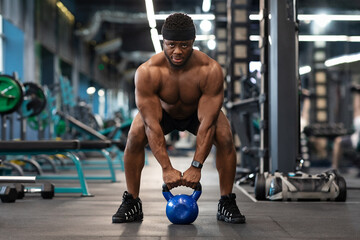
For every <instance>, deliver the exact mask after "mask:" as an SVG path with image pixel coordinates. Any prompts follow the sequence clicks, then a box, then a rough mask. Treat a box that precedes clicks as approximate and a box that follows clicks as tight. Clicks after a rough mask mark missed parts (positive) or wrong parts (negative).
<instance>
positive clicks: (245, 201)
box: [0, 153, 360, 240]
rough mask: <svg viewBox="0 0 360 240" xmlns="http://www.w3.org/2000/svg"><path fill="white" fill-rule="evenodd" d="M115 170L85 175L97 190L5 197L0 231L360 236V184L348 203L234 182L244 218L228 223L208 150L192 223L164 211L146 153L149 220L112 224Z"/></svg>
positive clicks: (144, 194)
mask: <svg viewBox="0 0 360 240" xmlns="http://www.w3.org/2000/svg"><path fill="white" fill-rule="evenodd" d="M172 159H173V165H174V166H175V167H176V168H178V169H179V170H180V171H184V170H185V169H186V168H187V166H189V164H190V161H191V154H190V156H182V157H179V156H178V157H172ZM99 173H104V172H103V171H100V172H99ZM92 174H94V173H93V172H92ZM350 175H351V174H350ZM117 177H118V182H116V183H109V182H108V181H94V180H93V181H88V186H89V190H90V192H91V193H92V194H94V195H95V196H94V197H80V196H79V194H77V193H73V194H56V196H55V197H54V198H53V199H52V200H45V199H42V198H41V197H40V196H37V195H31V196H29V195H27V196H25V198H24V199H22V200H17V201H16V202H15V203H0V239H1V240H2V239H4V240H5V239H6V240H10V239H16V240H18V239H26V240H32V239H33V240H41V239H47V240H48V239H56V240H59V239H88V240H91V239H109V240H115V239H132V240H133V239H204V240H205V239H250V240H251V239H254V240H255V239H256V240H258V239H283V240H285V239H299V240H300V239H360V190H356V189H350V190H348V200H347V202H345V203H343V202H268V201H261V202H260V201H259V202H256V201H254V198H253V193H252V192H253V190H252V188H251V187H250V186H247V185H245V186H243V187H238V186H234V192H235V193H236V194H237V203H238V206H239V207H240V210H241V212H242V213H243V214H244V215H246V218H247V223H246V224H227V223H224V222H219V221H217V220H216V211H217V203H218V199H219V190H218V176H217V172H216V170H215V168H214V164H213V157H212V156H209V158H208V160H207V162H206V164H205V166H204V168H203V171H202V180H201V183H202V185H203V191H202V196H201V197H200V199H199V200H198V205H199V211H200V212H199V216H198V218H197V219H196V221H195V222H194V223H193V224H191V225H173V224H171V223H170V222H169V220H168V219H167V217H166V215H165V206H166V201H165V199H164V198H163V196H162V193H161V185H162V177H161V169H160V167H159V165H158V163H157V162H156V160H155V159H154V158H153V157H152V155H151V153H149V161H148V165H147V166H145V168H144V170H143V177H142V186H141V193H140V197H141V199H142V201H143V211H144V220H143V221H142V222H138V223H127V224H112V223H111V216H112V215H113V214H114V213H115V211H116V210H117V208H118V207H119V205H120V203H121V198H122V193H123V191H124V190H125V180H124V173H123V172H121V171H120V170H118V171H117ZM349 177H351V176H349ZM54 183H55V184H60V183H58V182H54ZM71 184H74V186H75V185H76V184H77V183H76V182H74V183H71ZM348 185H349V186H350V187H357V186H359V185H360V179H356V178H355V177H352V179H350V180H349V181H348ZM245 190H247V191H245ZM191 192H192V190H190V189H186V188H177V189H173V190H172V193H173V194H179V193H186V194H190V193H191Z"/></svg>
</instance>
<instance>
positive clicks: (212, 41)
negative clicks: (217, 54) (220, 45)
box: [207, 39, 216, 50]
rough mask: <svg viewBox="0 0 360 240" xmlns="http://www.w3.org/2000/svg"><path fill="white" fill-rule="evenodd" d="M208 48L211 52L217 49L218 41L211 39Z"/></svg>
mask: <svg viewBox="0 0 360 240" xmlns="http://www.w3.org/2000/svg"><path fill="white" fill-rule="evenodd" d="M207 46H208V48H209V49H210V50H214V49H215V48H216V41H215V40H214V39H210V40H209V41H208V42H207Z"/></svg>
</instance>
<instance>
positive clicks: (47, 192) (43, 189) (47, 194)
mask: <svg viewBox="0 0 360 240" xmlns="http://www.w3.org/2000/svg"><path fill="white" fill-rule="evenodd" d="M15 188H16V190H17V199H22V198H24V196H25V194H26V193H40V194H41V197H42V198H43V199H52V198H53V197H54V195H55V186H54V185H53V184H52V183H49V182H45V183H43V184H41V186H40V187H34V186H31V187H26V186H25V185H24V184H22V183H17V184H15Z"/></svg>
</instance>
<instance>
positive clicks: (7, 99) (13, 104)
mask: <svg viewBox="0 0 360 240" xmlns="http://www.w3.org/2000/svg"><path fill="white" fill-rule="evenodd" d="M22 101H23V86H22V84H21V83H20V82H19V81H18V80H16V79H15V78H13V77H11V76H8V75H0V114H2V115H3V114H9V113H13V112H15V111H16V110H17V109H18V108H19V106H20V105H21V103H22Z"/></svg>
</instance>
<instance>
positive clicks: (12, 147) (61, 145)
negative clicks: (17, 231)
mask: <svg viewBox="0 0 360 240" xmlns="http://www.w3.org/2000/svg"><path fill="white" fill-rule="evenodd" d="M110 146H111V142H110V141H79V140H63V141H56V140H39V141H0V155H28V156H34V155H41V154H46V155H55V154H59V153H61V154H64V155H66V156H67V157H68V158H69V159H71V160H72V162H73V163H74V164H75V168H76V170H77V175H41V176H37V179H40V180H78V181H79V183H80V187H56V188H55V193H82V196H92V195H91V194H90V193H89V191H88V187H87V183H86V180H88V179H91V180H104V179H109V180H111V181H112V182H115V181H116V175H115V171H114V168H113V166H112V159H111V157H110V154H109V152H108V151H106V149H107V148H109V147H110ZM77 151H80V152H83V151H97V152H101V154H103V156H104V157H105V158H106V161H107V163H108V165H109V170H110V176H98V175H97V176H86V177H85V176H84V173H83V168H82V164H81V162H80V159H79V158H78V157H77V156H76V155H75V154H74V153H73V152H77Z"/></svg>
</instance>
